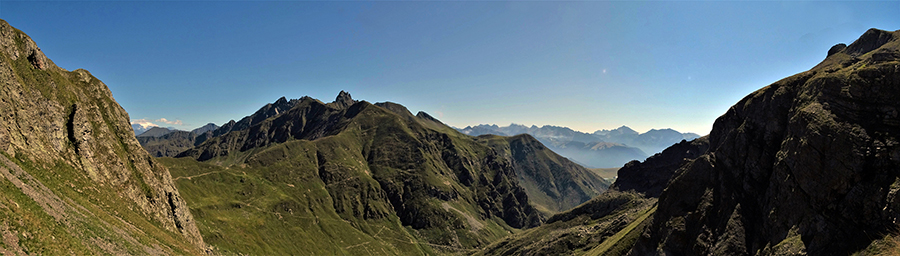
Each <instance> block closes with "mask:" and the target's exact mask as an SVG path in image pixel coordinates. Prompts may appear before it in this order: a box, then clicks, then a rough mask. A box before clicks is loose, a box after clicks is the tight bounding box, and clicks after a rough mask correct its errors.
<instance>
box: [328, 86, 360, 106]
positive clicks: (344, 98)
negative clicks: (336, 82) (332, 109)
mask: <svg viewBox="0 0 900 256" xmlns="http://www.w3.org/2000/svg"><path fill="white" fill-rule="evenodd" d="M332 103H333V104H334V105H335V106H336V107H338V108H346V107H349V106H351V105H353V104H354V103H356V101H355V100H353V98H352V97H350V93H349V92H345V91H343V90H342V91H341V92H340V93H338V96H337V97H336V98H334V102H332Z"/></svg>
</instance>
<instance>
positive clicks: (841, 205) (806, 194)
mask: <svg viewBox="0 0 900 256" xmlns="http://www.w3.org/2000/svg"><path fill="white" fill-rule="evenodd" d="M898 110H900V31H894V32H888V31H882V30H877V29H871V30H869V31H867V32H866V33H865V34H863V35H862V36H861V37H860V38H859V39H857V40H856V41H855V42H854V43H852V44H850V45H849V46H846V45H843V44H840V45H836V46H835V47H833V48H832V49H831V50H830V51H829V52H828V57H827V58H826V59H825V60H824V61H823V62H822V63H820V64H819V65H817V66H816V67H814V68H812V69H811V70H809V71H807V72H803V73H800V74H797V75H794V76H791V77H788V78H785V79H782V80H781V81H778V82H775V83H773V84H771V85H769V86H767V87H765V88H762V89H760V90H758V91H756V92H754V93H752V94H750V95H748V96H747V97H745V98H744V99H742V100H741V101H740V102H738V103H737V104H736V105H734V106H733V107H732V108H731V109H729V110H728V112H726V113H725V114H724V115H722V116H721V117H719V118H718V119H717V120H716V122H715V124H714V126H713V131H712V133H711V134H710V135H709V141H710V147H709V151H708V152H707V153H706V154H703V155H702V156H700V157H699V158H697V159H695V160H693V161H691V162H689V163H688V164H686V165H684V166H683V167H682V168H681V169H679V170H678V171H677V173H676V174H675V178H674V179H673V180H672V181H671V182H670V183H669V186H668V187H667V188H666V189H665V191H663V192H662V195H661V196H660V199H659V206H658V210H657V211H656V215H655V216H654V219H653V222H652V224H651V225H650V228H649V229H648V230H647V232H645V233H644V235H643V236H642V237H641V238H640V239H639V241H638V242H637V243H636V245H635V246H634V248H633V250H632V251H631V254H632V255H650V254H666V255H760V254H762V255H770V254H776V255H782V254H791V255H798V254H810V255H847V254H850V253H852V252H855V251H858V250H861V249H863V248H865V247H867V246H868V245H869V244H870V243H871V242H872V241H873V240H878V239H880V238H882V237H883V236H884V235H885V234H887V233H891V232H895V230H896V229H897V225H898V224H897V223H896V220H897V219H898V217H900V199H898V198H900V197H898V194H897V193H898V191H900V190H898V189H897V188H898V187H900V179H898V175H900V173H898V172H897V171H898V170H900V146H898V144H900V143H898V136H900V119H898V118H900V117H898Z"/></svg>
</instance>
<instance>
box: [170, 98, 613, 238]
mask: <svg viewBox="0 0 900 256" xmlns="http://www.w3.org/2000/svg"><path fill="white" fill-rule="evenodd" d="M279 102H295V103H294V104H293V107H292V108H290V109H287V110H284V111H282V110H279V111H278V112H279V113H277V114H274V115H271V116H269V117H267V118H265V119H260V121H258V122H255V123H253V124H252V125H250V126H249V127H248V128H246V129H243V130H234V129H232V130H231V131H230V132H228V133H225V134H223V135H221V136H216V137H212V138H210V139H208V140H207V141H205V142H203V143H202V144H200V145H199V146H197V147H194V148H192V149H189V150H187V151H185V152H183V153H181V154H180V155H179V158H176V159H163V160H162V161H164V162H166V163H167V165H168V166H169V167H170V168H171V170H172V172H173V174H174V175H175V176H176V179H177V184H178V187H179V189H180V190H181V191H182V192H183V193H184V194H185V196H186V201H187V202H188V205H189V206H190V207H191V210H192V212H194V213H195V215H196V217H197V219H198V222H199V223H200V225H199V226H200V230H201V233H203V235H204V237H206V239H207V242H209V243H210V244H211V245H213V246H215V247H216V248H218V250H220V251H221V252H226V253H251V254H387V255H396V254H402V255H408V254H430V253H468V252H473V250H475V249H477V248H480V247H483V246H484V245H487V244H488V243H490V242H492V241H494V240H496V239H499V238H501V237H503V236H506V235H508V234H509V233H510V232H517V230H518V229H521V228H526V227H533V226H537V225H538V224H540V223H541V222H542V221H543V219H545V218H546V214H549V213H553V212H555V211H554V210H556V211H558V210H562V209H561V207H562V206H561V205H560V203H558V202H548V201H541V200H537V201H535V200H531V199H530V198H533V197H534V198H538V197H541V196H543V197H551V198H561V197H560V196H565V195H580V194H583V195H587V196H581V198H583V200H587V199H588V198H590V196H591V195H596V194H599V193H600V192H602V191H603V190H605V189H606V187H607V185H606V184H605V183H604V181H603V180H602V179H599V178H598V177H596V176H595V175H593V174H592V173H591V172H590V171H587V170H585V169H583V168H581V167H579V166H577V165H574V164H572V163H571V162H568V161H563V160H562V159H563V158H561V157H559V156H558V155H556V154H553V153H552V152H549V151H546V149H545V148H544V147H543V146H542V145H540V143H538V142H536V141H534V140H533V139H531V140H528V139H520V140H521V142H519V141H515V142H507V141H506V140H505V139H504V140H503V141H502V142H500V141H498V143H500V144H503V145H506V144H504V143H508V145H511V147H510V146H507V147H510V148H515V150H510V151H509V153H507V151H501V150H497V149H495V148H492V147H491V146H489V145H488V144H490V143H489V142H482V141H476V140H475V139H474V138H473V137H470V136H466V135H463V134H461V133H458V132H456V131H455V130H453V129H452V128H450V127H448V126H446V125H444V124H442V123H441V122H440V121H438V120H437V119H434V118H433V117H431V116H429V115H428V114H425V113H423V112H419V113H418V114H417V115H415V116H414V115H412V114H411V113H410V112H409V111H408V110H407V109H406V108H405V107H403V106H402V105H399V104H395V103H390V102H385V103H377V104H375V105H373V104H370V103H368V102H365V101H355V100H353V99H352V98H351V97H350V95H349V94H348V93H346V92H341V93H340V95H338V97H337V98H336V100H335V101H334V102H331V103H327V104H325V103H322V102H321V101H319V100H316V99H312V98H309V97H304V98H302V99H299V100H292V101H286V100H279ZM273 105H279V104H273ZM260 112H264V111H262V110H261V111H257V113H260ZM248 119H254V118H251V117H248V118H244V119H242V120H248ZM224 127H225V126H223V128H224ZM220 129H222V128H220ZM522 142H525V143H522ZM497 147H498V148H502V147H503V146H502V145H500V146H497ZM517 150H518V151H521V152H538V153H539V154H540V156H532V157H522V156H518V155H514V154H513V153H512V152H518V151H517ZM525 154H526V155H527V154H529V153H525ZM516 156H518V158H522V159H527V160H528V161H530V162H528V161H524V162H517V161H516V160H517V157H516ZM537 159H539V160H537ZM545 161H555V162H553V163H547V162H545ZM524 163H528V166H530V167H532V169H530V171H528V172H525V171H523V170H525V169H524V168H516V166H517V165H519V164H522V165H524ZM547 168H552V170H548V169H547ZM542 175H553V176H542ZM566 175H568V176H566ZM563 177H573V178H580V179H581V180H578V183H577V184H566V183H564V182H560V181H556V182H558V183H560V184H556V185H552V184H551V185H552V186H549V187H547V186H545V187H547V188H546V189H536V190H535V189H527V188H523V187H522V186H521V185H520V182H519V181H520V180H559V179H560V178H563ZM570 183H571V182H570ZM587 190H590V191H587ZM551 193H555V194H552V195H551ZM567 200H572V199H567ZM550 203H552V204H550ZM578 203H580V202H574V201H573V202H569V201H566V202H564V203H563V204H562V205H577V204H578ZM539 208H540V209H544V213H542V212H541V211H538V209H539ZM247 218H250V219H251V220H252V221H250V223H248V222H247V221H246V220H247ZM260 228H262V229H264V230H266V231H265V232H258V231H257V229H260ZM296 237H303V238H305V239H308V240H304V241H307V242H302V243H298V242H297V241H296V240H295V239H293V238H296Z"/></svg>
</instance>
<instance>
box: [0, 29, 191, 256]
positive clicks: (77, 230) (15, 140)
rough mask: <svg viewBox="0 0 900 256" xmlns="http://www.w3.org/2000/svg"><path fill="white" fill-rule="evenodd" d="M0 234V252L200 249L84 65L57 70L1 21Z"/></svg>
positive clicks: (165, 184) (164, 176)
mask: <svg viewBox="0 0 900 256" xmlns="http://www.w3.org/2000/svg"><path fill="white" fill-rule="evenodd" d="M0 81H2V82H0V84H2V88H0V113H2V114H0V154H2V156H0V176H2V178H0V233H2V235H3V238H4V239H3V244H4V246H3V249H2V252H3V253H4V254H7V253H9V254H45V255H96V254H200V253H201V252H202V251H204V250H205V247H206V246H205V244H204V242H203V239H202V238H201V237H200V233H199V232H198V229H197V227H196V225H195V223H194V221H193V218H192V216H191V214H190V212H189V211H188V210H187V207H186V205H185V203H184V201H183V200H182V198H181V196H180V195H179V193H178V191H177V190H176V189H175V186H174V183H173V181H172V179H171V177H170V176H169V172H168V170H167V169H166V168H165V167H163V166H161V165H159V164H157V163H156V162H155V161H154V160H153V159H151V158H150V156H149V155H147V153H146V151H144V150H143V149H142V148H141V147H140V146H139V145H138V143H137V141H136V140H135V137H134V133H133V130H132V129H131V126H130V123H129V118H128V114H127V113H125V110H123V109H122V107H121V106H119V105H118V104H117V103H116V102H115V100H114V99H113V97H112V94H111V93H110V91H109V89H108V88H107V86H106V85H105V84H103V82H101V81H100V80H97V78H95V77H93V76H92V75H91V74H90V73H89V72H88V71H86V70H81V69H79V70H76V71H71V72H70V71H66V70H64V69H62V68H60V67H57V66H56V65H55V64H54V63H53V62H52V61H50V59H48V58H47V57H46V56H44V54H43V53H42V52H41V50H40V48H38V47H37V45H36V44H35V42H34V41H32V39H31V38H29V37H28V36H27V35H25V34H24V33H23V32H21V31H19V30H17V29H15V28H13V27H12V26H10V25H9V24H8V23H7V22H6V21H3V20H0Z"/></svg>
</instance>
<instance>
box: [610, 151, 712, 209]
mask: <svg viewBox="0 0 900 256" xmlns="http://www.w3.org/2000/svg"><path fill="white" fill-rule="evenodd" d="M708 148H709V139H708V137H701V138H698V139H695V140H692V141H684V140H682V141H681V142H680V143H678V144H675V145H672V146H671V147H669V148H667V149H666V150H663V152H662V153H657V154H656V155H653V156H651V157H648V158H647V160H645V161H644V162H639V161H631V162H629V163H627V164H625V166H623V167H622V168H621V169H619V172H618V178H617V179H616V182H615V183H614V184H613V186H612V187H610V189H612V190H618V191H623V192H625V191H634V192H637V193H642V194H644V195H645V196H646V197H659V194H660V193H662V191H663V189H665V188H666V185H667V184H668V183H669V180H671V179H672V175H673V174H675V171H676V170H678V168H679V167H681V165H683V164H684V163H686V162H687V161H690V160H693V159H695V158H697V157H699V156H700V155H701V154H703V153H706V150H707V149H708Z"/></svg>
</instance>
